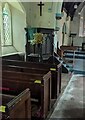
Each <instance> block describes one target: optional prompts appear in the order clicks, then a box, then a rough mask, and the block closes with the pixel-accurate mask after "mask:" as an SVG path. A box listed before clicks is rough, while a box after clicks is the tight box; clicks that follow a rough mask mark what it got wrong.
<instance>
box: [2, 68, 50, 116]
mask: <svg viewBox="0 0 85 120" xmlns="http://www.w3.org/2000/svg"><path fill="white" fill-rule="evenodd" d="M50 81H51V73H50V72H48V73H47V74H46V75H44V76H43V75H41V74H38V75H37V74H30V73H23V72H15V71H7V70H3V71H2V86H3V88H7V89H8V93H13V94H16V93H17V94H18V93H20V92H21V91H23V90H24V89H26V88H29V89H30V91H31V98H32V99H36V100H37V101H38V106H39V107H38V110H39V109H40V116H39V117H41V118H46V116H47V114H48V111H49V109H50V102H51V86H50ZM5 92H6V93H7V90H6V91H5V90H4V93H5Z"/></svg>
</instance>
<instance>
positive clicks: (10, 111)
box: [0, 88, 31, 120]
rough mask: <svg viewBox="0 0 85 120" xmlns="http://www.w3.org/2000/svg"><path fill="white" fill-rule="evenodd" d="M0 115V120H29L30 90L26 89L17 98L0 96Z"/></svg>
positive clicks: (5, 95)
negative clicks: (0, 119) (0, 99)
mask: <svg viewBox="0 0 85 120" xmlns="http://www.w3.org/2000/svg"><path fill="white" fill-rule="evenodd" d="M0 98H2V104H1V102H0V114H2V120H8V119H14V118H16V119H18V118H22V119H29V120H31V98H30V90H29V89H28V88H27V89H26V90H24V91H23V92H22V93H20V94H19V95H17V96H13V95H7V94H0Z"/></svg>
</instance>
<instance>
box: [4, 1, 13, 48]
mask: <svg viewBox="0 0 85 120" xmlns="http://www.w3.org/2000/svg"><path fill="white" fill-rule="evenodd" d="M2 24H3V40H2V46H7V45H12V34H11V30H12V29H11V11H10V8H9V5H8V3H5V5H4V7H3V9H2Z"/></svg>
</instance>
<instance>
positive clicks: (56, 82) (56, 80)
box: [2, 59, 62, 99]
mask: <svg viewBox="0 0 85 120" xmlns="http://www.w3.org/2000/svg"><path fill="white" fill-rule="evenodd" d="M2 64H3V65H4V66H6V65H11V66H18V68H17V69H20V67H21V68H22V67H23V70H22V71H28V70H27V69H28V68H29V69H30V68H31V69H32V70H30V71H32V72H33V73H34V71H36V72H37V71H38V72H40V71H43V72H44V71H45V72H48V71H51V75H52V76H51V78H52V83H51V85H52V86H51V88H52V98H53V99H54V98H57V96H58V95H59V93H60V92H61V72H62V64H61V63H59V64H58V65H55V64H47V63H46V64H45V63H31V62H22V61H16V60H6V59H3V60H2ZM24 68H25V69H24ZM11 69H12V67H11ZM13 69H16V68H13Z"/></svg>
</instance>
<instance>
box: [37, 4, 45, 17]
mask: <svg viewBox="0 0 85 120" xmlns="http://www.w3.org/2000/svg"><path fill="white" fill-rule="evenodd" d="M38 6H39V7H40V16H42V6H44V4H43V3H42V2H40V4H38Z"/></svg>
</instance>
